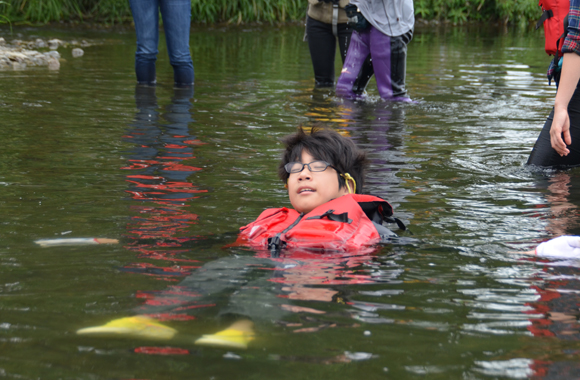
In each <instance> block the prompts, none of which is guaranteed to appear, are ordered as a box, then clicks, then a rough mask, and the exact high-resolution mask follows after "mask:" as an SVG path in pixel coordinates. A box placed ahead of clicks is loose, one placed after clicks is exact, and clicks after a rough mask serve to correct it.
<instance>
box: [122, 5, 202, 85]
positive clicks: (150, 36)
mask: <svg viewBox="0 0 580 380" xmlns="http://www.w3.org/2000/svg"><path fill="white" fill-rule="evenodd" d="M129 5H130V6H131V13H132V14H133V20H134V22H135V31H136V33H137V51H136V53H135V73H136V74H137V82H138V83H139V84H146V85H154V84H155V83H156V81H157V79H156V72H155V62H156V60H157V54H158V53H159V50H158V45H159V12H161V17H162V18H163V30H164V31H165V41H166V43H167V51H168V53H169V62H170V63H171V66H173V79H174V82H175V85H176V86H179V87H181V86H192V85H193V78H194V73H193V61H192V59H191V54H190V52H189V31H190V27H191V0H129Z"/></svg>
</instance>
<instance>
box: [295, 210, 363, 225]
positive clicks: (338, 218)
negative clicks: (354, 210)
mask: <svg viewBox="0 0 580 380" xmlns="http://www.w3.org/2000/svg"><path fill="white" fill-rule="evenodd" d="M322 218H328V219H329V220H332V221H334V222H341V223H348V224H350V223H352V219H349V217H348V212H343V213H342V214H335V213H334V210H328V211H326V212H325V213H324V214H322V215H316V216H311V217H309V218H306V220H311V219H322Z"/></svg>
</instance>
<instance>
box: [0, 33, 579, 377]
mask: <svg viewBox="0 0 580 380" xmlns="http://www.w3.org/2000/svg"><path fill="white" fill-rule="evenodd" d="M14 33H15V34H14V35H13V36H10V34H9V31H8V30H7V29H3V30H2V31H1V33H0V35H3V36H4V37H5V38H6V40H8V41H10V40H11V39H12V38H19V39H24V40H29V39H35V38H44V39H47V38H55V37H56V38H60V39H62V40H64V41H71V40H73V39H75V40H83V39H84V40H86V41H87V42H88V43H89V44H90V46H87V47H85V48H84V50H85V54H84V56H82V57H80V58H73V57H72V55H71V48H60V49H59V51H60V53H61V55H62V58H63V60H62V62H61V67H60V70H58V71H48V70H47V69H46V68H42V67H41V68H34V67H29V68H27V69H25V70H20V71H0V89H1V90H0V120H1V121H0V124H1V128H0V136H1V137H2V142H3V149H2V150H1V152H0V168H1V169H0V189H1V190H2V192H1V195H0V215H1V218H0V377H6V378H10V379H33V378H34V379H36V378H42V379H73V378H74V379H137V378H138V379H181V378H184V379H185V378H187V379H190V378H195V379H230V378H239V379H250V378H251V379H307V378H308V379H314V378H316V379H323V378H324V379H326V378H332V379H353V378H367V379H424V378H428V379H528V378H529V379H532V378H533V379H553V378H558V379H575V378H578V377H580V364H578V363H579V361H578V356H579V354H580V343H579V339H580V325H579V324H578V323H577V316H578V314H579V310H578V307H579V306H578V305H579V304H580V296H579V295H578V292H579V291H580V286H579V285H580V283H579V281H578V276H579V275H580V269H579V267H580V266H579V264H580V262H574V261H567V262H562V261H546V260H539V259H536V258H533V257H528V256H524V255H522V254H521V252H522V251H525V250H529V249H532V248H533V247H534V246H535V245H536V244H537V243H538V242H540V241H543V240H546V239H548V238H550V237H552V236H558V235H561V234H565V233H568V234H575V233H576V234H577V233H580V228H579V226H578V222H577V221H578V218H577V214H578V207H579V206H580V197H578V196H577V195H576V194H577V190H574V186H576V187H579V186H580V175H579V172H578V171H577V170H571V171H567V172H541V171H533V170H530V169H528V168H526V166H525V162H526V160H527V157H528V155H529V153H530V151H531V148H532V146H533V143H534V141H535V139H536V137H537V135H538V134H539V130H540V128H541V126H542V124H543V121H544V119H545V117H546V115H547V114H548V113H549V111H550V104H551V102H552V101H553V97H554V93H555V89H554V86H548V84H547V80H546V78H545V70H546V68H547V65H548V62H549V58H548V57H547V56H546V55H545V53H544V52H543V37H542V35H541V32H534V31H518V30H504V29H502V28H499V27H477V26H471V27H445V26H441V27H418V28H417V30H416V33H415V37H414V39H413V41H412V42H411V44H410V45H409V61H408V71H407V72H408V77H407V83H408V89H409V94H410V96H411V97H412V98H413V99H414V100H416V101H417V102H416V103H413V104H399V103H396V104H391V103H386V102H383V101H380V100H379V99H378V94H377V91H376V87H375V84H374V79H373V80H372V81H371V85H370V86H369V89H368V92H369V99H368V100H367V101H365V102H349V101H343V100H340V99H337V98H336V97H334V94H333V91H331V90H315V89H313V78H312V76H313V74H312V68H311V63H310V56H309V53H308V49H307V46H306V44H305V43H304V42H302V36H303V29H302V28H301V27H293V26H289V27H284V28H276V27H267V26H264V27H240V28H235V27H232V28H218V27H196V28H194V29H193V30H192V39H191V49H192V54H193V58H194V66H195V70H196V83H195V91H194V93H189V92H188V91H185V90H174V89H173V88H172V85H171V84H172V70H171V67H170V66H169V63H168V59H167V53H166V49H165V47H164V45H162V46H161V49H160V50H161V52H160V57H159V62H158V82H159V85H158V86H157V87H156V88H136V87H135V79H134V72H133V54H134V44H135V41H134V34H133V33H132V32H131V31H130V30H117V31H111V30H107V31H102V30H99V31H94V30H93V31H81V30H74V31H73V30H63V29H49V28H44V29H30V28H18V27H17V28H15V29H14ZM18 33H19V34H18ZM338 70H339V63H338V62H337V71H338ZM315 122H324V123H327V125H329V126H330V127H332V128H335V129H336V130H338V131H340V132H341V133H343V134H345V135H348V136H351V137H352V138H353V139H354V140H355V141H356V143H357V144H359V145H360V146H361V147H363V148H365V149H366V150H367V151H368V152H369V156H370V159H371V162H372V165H371V169H370V173H369V178H368V183H367V185H368V186H367V191H368V192H369V193H372V194H376V195H379V196H382V197H384V198H386V199H388V200H389V201H390V202H391V204H392V205H393V206H394V208H395V215H396V216H398V217H399V218H400V219H402V220H403V221H404V222H405V223H406V224H407V225H408V226H409V229H408V231H407V232H404V233H402V234H401V235H402V236H403V237H405V239H402V240H401V241H400V242H396V243H394V244H392V245H388V246H384V247H380V248H379V249H377V250H376V251H374V252H371V253H369V252H364V253H363V252H361V253H360V255H352V256H348V257H346V256H340V255H331V254H329V255H312V256H307V255H305V256H303V257H282V258H280V259H276V260H272V259H269V258H268V257H267V256H264V255H262V254H260V253H256V252H252V251H249V250H246V249H242V248H235V247H227V245H228V244H229V243H232V242H233V241H234V240H235V236H236V231H237V229H238V227H239V226H241V225H244V224H246V223H248V222H250V221H252V220H253V219H255V218H256V217H257V215H258V214H259V213H260V212H261V211H262V210H263V209H265V208H268V207H279V206H281V205H288V200H287V195H286V193H285V189H284V187H283V186H282V184H281V183H280V182H279V180H277V178H276V174H275V173H276V169H277V162H278V158H279V155H280V149H281V145H280V143H279V139H280V138H281V137H282V136H284V135H287V134H289V133H292V132H293V131H295V129H296V127H297V126H298V125H300V124H303V125H306V126H310V125H312V124H314V123H315ZM78 237H85V238H110V239H118V240H119V243H118V244H110V245H105V244H102V245H72V246H54V247H40V246H39V245H37V244H35V241H36V240H38V239H57V238H78ZM244 308H245V309H244ZM242 309H244V310H245V313H241V314H243V315H246V316H249V317H250V318H252V319H253V320H254V322H255V323H256V339H255V340H254V341H252V342H251V343H250V345H249V347H248V349H247V350H237V349H220V348H208V347H202V346H198V345H195V344H194V341H195V340H196V339H197V338H199V337H200V336H201V335H203V334H210V333H213V332H216V331H219V330H220V329H222V328H224V326H225V325H226V323H227V321H228V318H235V316H234V317H232V314H231V313H230V314H228V312H230V311H232V310H234V312H235V313H236V314H240V310H242ZM143 314H144V315H148V316H151V317H154V318H156V319H157V320H159V321H161V323H163V324H165V325H167V326H170V327H172V328H173V329H175V330H177V333H176V334H175V337H174V338H173V339H170V340H151V339H147V338H136V337H133V338H131V337H125V336H87V335H77V334H76V331H77V330H78V329H81V328H85V327H89V326H98V325H103V324H105V323H106V322H108V321H111V320H115V319H118V318H124V317H130V316H134V315H143Z"/></svg>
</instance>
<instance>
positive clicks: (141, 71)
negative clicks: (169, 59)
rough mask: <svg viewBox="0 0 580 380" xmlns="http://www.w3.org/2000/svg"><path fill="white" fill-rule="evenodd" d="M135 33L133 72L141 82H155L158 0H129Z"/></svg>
mask: <svg viewBox="0 0 580 380" xmlns="http://www.w3.org/2000/svg"><path fill="white" fill-rule="evenodd" d="M129 5H130V6H131V13H132V14H133V20H134V22H135V32H136V33H137V51H136V53H135V74H137V82H139V83H141V84H155V61H156V59H157V53H158V48H157V46H158V43H159V2H158V0H129Z"/></svg>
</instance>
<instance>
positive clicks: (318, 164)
mask: <svg viewBox="0 0 580 380" xmlns="http://www.w3.org/2000/svg"><path fill="white" fill-rule="evenodd" d="M283 142H284V144H285V145H286V150H285V151H284V153H283V155H282V160H281V162H280V165H279V170H278V177H279V178H280V179H281V180H282V181H284V182H285V183H286V187H287V189H288V197H289V199H290V203H291V204H292V207H293V210H292V209H288V208H286V207H283V208H275V209H268V210H265V211H264V212H262V214H261V215H260V216H259V217H258V219H257V220H256V221H254V222H252V223H250V224H248V225H247V226H244V227H242V228H241V233H240V236H239V238H238V241H237V244H239V245H248V246H250V247H252V248H256V249H260V248H262V249H263V248H268V249H269V250H270V251H271V252H272V254H273V256H277V254H278V253H279V252H280V251H281V250H282V249H283V248H286V249H318V250H335V251H348V250H360V249H363V248H366V247H370V246H372V245H374V244H376V243H378V242H380V241H382V240H388V239H389V238H392V237H394V236H396V234H395V233H393V232H392V231H391V230H389V229H388V228H386V227H384V226H383V225H382V222H383V221H386V222H396V223H397V224H399V227H401V228H402V229H404V225H403V224H402V223H401V222H400V221H398V219H394V218H392V214H393V210H392V207H391V206H390V205H389V204H388V203H387V202H386V201H385V200H383V199H381V198H379V197H375V196H372V195H363V194H362V190H363V186H364V174H365V170H366V167H367V164H368V161H367V158H366V153H365V152H364V151H363V150H361V149H359V148H358V147H357V146H356V145H355V144H354V143H353V142H352V140H350V139H348V138H346V137H344V136H341V135H340V134H339V133H337V132H335V131H333V130H329V129H321V128H316V127H315V128H313V129H312V131H311V132H310V133H306V131H304V130H303V129H302V128H300V129H299V130H298V132H297V133H295V134H293V135H290V136H287V137H286V138H285V139H284V140H283Z"/></svg>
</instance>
